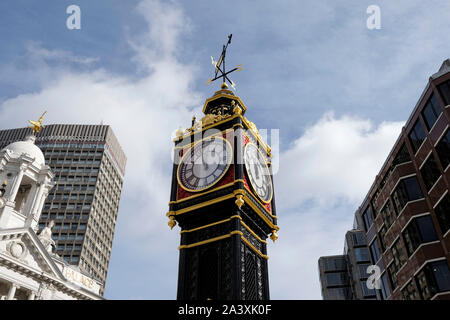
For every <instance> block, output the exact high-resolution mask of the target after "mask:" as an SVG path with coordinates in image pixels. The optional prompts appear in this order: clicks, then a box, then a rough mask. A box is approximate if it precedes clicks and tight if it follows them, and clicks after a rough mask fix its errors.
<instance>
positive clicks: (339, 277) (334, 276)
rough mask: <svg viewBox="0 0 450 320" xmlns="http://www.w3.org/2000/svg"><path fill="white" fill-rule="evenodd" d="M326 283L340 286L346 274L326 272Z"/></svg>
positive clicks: (344, 281)
mask: <svg viewBox="0 0 450 320" xmlns="http://www.w3.org/2000/svg"><path fill="white" fill-rule="evenodd" d="M326 278H327V285H328V286H342V285H345V284H346V276H345V273H343V272H339V273H327V274H326Z"/></svg>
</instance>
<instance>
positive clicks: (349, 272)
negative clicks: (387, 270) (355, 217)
mask: <svg viewBox="0 0 450 320" xmlns="http://www.w3.org/2000/svg"><path fill="white" fill-rule="evenodd" d="M370 264H371V263H370V255H369V250H368V247H367V242H366V238H365V233H364V231H361V230H357V229H353V230H350V231H348V232H347V233H346V235H345V243H344V252H343V254H342V255H336V256H327V257H320V258H319V275H320V284H321V288H322V298H323V299H324V300H374V299H376V292H375V290H374V289H369V288H368V287H367V285H366V281H367V278H368V276H369V275H370V274H368V273H367V268H368V267H369V266H370Z"/></svg>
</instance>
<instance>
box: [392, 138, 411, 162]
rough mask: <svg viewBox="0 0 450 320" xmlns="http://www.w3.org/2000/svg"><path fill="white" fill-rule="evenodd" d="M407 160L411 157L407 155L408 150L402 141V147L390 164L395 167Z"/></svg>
mask: <svg viewBox="0 0 450 320" xmlns="http://www.w3.org/2000/svg"><path fill="white" fill-rule="evenodd" d="M408 161H411V157H410V156H409V152H408V149H407V148H406V145H405V144H404V143H403V145H402V147H401V148H400V150H399V151H398V153H397V155H396V156H395V158H394V160H393V161H392V165H393V166H394V167H395V166H396V165H399V164H401V163H405V162H408Z"/></svg>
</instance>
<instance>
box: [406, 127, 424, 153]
mask: <svg viewBox="0 0 450 320" xmlns="http://www.w3.org/2000/svg"><path fill="white" fill-rule="evenodd" d="M425 138H426V135H425V130H423V126H422V122H420V119H417V121H416V123H415V125H414V127H413V128H412V130H411V132H410V133H409V141H410V142H411V146H412V148H413V150H414V153H416V152H417V150H419V148H420V146H421V145H422V143H423V142H424V141H425Z"/></svg>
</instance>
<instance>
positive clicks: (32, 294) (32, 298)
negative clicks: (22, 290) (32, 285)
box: [28, 291, 36, 300]
mask: <svg viewBox="0 0 450 320" xmlns="http://www.w3.org/2000/svg"><path fill="white" fill-rule="evenodd" d="M35 298H36V292H34V291H31V292H30V294H29V295H28V300H34V299H35Z"/></svg>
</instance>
